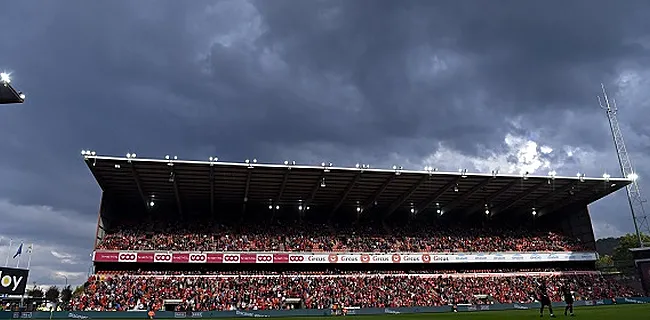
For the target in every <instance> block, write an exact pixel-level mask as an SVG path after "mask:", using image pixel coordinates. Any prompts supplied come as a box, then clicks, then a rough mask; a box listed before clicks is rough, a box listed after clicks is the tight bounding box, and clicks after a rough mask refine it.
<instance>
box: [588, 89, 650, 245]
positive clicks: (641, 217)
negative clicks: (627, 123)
mask: <svg viewBox="0 0 650 320" xmlns="http://www.w3.org/2000/svg"><path fill="white" fill-rule="evenodd" d="M600 86H601V88H602V90H603V99H602V100H601V98H600V97H598V103H599V104H600V107H601V108H602V109H603V110H605V112H606V114H607V120H608V121H609V129H610V131H611V133H612V138H613V140H614V147H615V148H616V155H617V156H618V164H619V166H620V167H621V173H622V174H623V176H624V177H626V178H630V179H631V180H632V183H630V184H629V185H627V187H626V188H625V190H626V191H627V202H628V204H629V205H630V211H631V213H632V221H633V222H634V231H635V232H636V237H637V240H638V241H639V246H640V247H642V248H643V247H644V246H645V245H646V244H645V243H643V237H642V234H644V233H645V235H646V236H650V225H648V217H647V215H646V212H645V208H644V205H643V203H644V202H646V200H645V199H644V198H643V196H642V195H641V190H640V189H639V184H638V182H637V177H638V176H637V174H636V171H634V167H633V166H632V161H630V156H629V154H628V153H627V148H626V147H625V141H624V140H623V132H622V131H621V127H620V126H619V124H618V118H617V116H616V113H617V111H618V108H617V107H616V101H615V100H613V99H612V104H610V103H609V97H608V96H607V91H606V90H605V85H604V84H602V83H601V84H600Z"/></svg>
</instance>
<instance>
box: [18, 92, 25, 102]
mask: <svg viewBox="0 0 650 320" xmlns="http://www.w3.org/2000/svg"><path fill="white" fill-rule="evenodd" d="M18 97H20V99H22V100H25V98H27V96H25V94H24V93H22V92H18Z"/></svg>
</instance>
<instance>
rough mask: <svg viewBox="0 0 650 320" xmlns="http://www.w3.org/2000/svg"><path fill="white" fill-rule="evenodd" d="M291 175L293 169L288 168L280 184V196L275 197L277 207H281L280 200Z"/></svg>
mask: <svg viewBox="0 0 650 320" xmlns="http://www.w3.org/2000/svg"><path fill="white" fill-rule="evenodd" d="M290 173H291V167H289V168H287V171H285V173H284V176H283V177H282V184H280V190H278V195H277V196H275V205H276V206H277V205H280V200H282V194H283V193H284V188H285V187H286V186H287V181H288V180H289V174H290Z"/></svg>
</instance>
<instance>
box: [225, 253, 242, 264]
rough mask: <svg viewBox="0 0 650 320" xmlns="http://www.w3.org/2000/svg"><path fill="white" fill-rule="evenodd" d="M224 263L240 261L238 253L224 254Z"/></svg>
mask: <svg viewBox="0 0 650 320" xmlns="http://www.w3.org/2000/svg"><path fill="white" fill-rule="evenodd" d="M223 263H239V255H238V254H224V255H223Z"/></svg>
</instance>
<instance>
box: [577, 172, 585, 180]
mask: <svg viewBox="0 0 650 320" xmlns="http://www.w3.org/2000/svg"><path fill="white" fill-rule="evenodd" d="M576 176H577V177H578V179H579V180H580V182H585V174H584V173H580V172H578V174H577V175H576Z"/></svg>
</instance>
